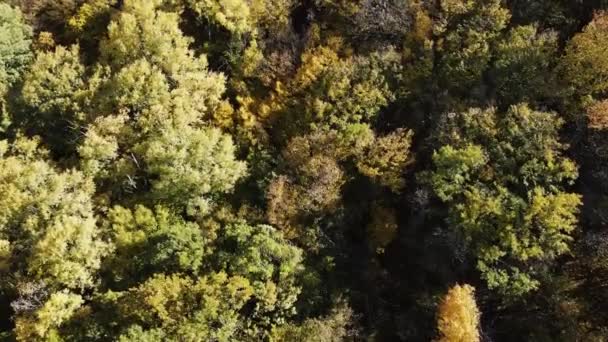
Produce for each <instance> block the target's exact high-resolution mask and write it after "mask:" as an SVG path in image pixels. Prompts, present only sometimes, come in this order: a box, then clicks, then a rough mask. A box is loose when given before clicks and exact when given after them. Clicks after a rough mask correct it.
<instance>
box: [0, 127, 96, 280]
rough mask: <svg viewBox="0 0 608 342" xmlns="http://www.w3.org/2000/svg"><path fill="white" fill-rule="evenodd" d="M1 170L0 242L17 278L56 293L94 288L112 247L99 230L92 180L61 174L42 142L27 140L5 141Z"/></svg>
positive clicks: (72, 173) (0, 156)
mask: <svg viewBox="0 0 608 342" xmlns="http://www.w3.org/2000/svg"><path fill="white" fill-rule="evenodd" d="M0 170H1V171H0V192H1V193H2V194H3V196H2V198H0V236H1V238H0V240H4V241H5V249H6V248H8V249H9V250H10V255H11V256H10V264H11V267H10V270H11V273H12V274H13V276H14V277H16V278H25V279H31V280H37V281H44V282H45V283H46V284H47V285H48V286H49V287H51V288H53V289H58V288H64V287H66V288H70V289H83V288H87V287H90V286H92V285H93V283H94V281H95V275H96V271H97V270H98V269H99V267H100V263H101V258H102V257H103V256H104V255H105V254H106V252H107V244H106V243H105V242H103V241H102V240H101V238H100V236H99V230H98V227H97V226H96V220H95V217H94V214H93V205H92V201H91V196H92V194H93V192H94V186H93V183H92V182H91V180H90V179H87V178H86V177H85V176H84V175H83V174H82V173H80V172H78V171H75V170H68V171H64V172H60V171H58V170H56V169H55V167H54V166H53V165H52V163H51V162H49V161H48V159H47V152H46V151H45V150H44V149H42V148H40V147H39V141H38V140H37V139H27V138H22V137H20V138H17V140H15V141H14V142H12V143H10V144H9V143H8V142H7V141H2V142H0ZM6 241H8V244H9V246H8V247H6Z"/></svg>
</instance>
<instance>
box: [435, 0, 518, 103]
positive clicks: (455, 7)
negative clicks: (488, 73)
mask: <svg viewBox="0 0 608 342" xmlns="http://www.w3.org/2000/svg"><path fill="white" fill-rule="evenodd" d="M438 14H439V20H436V22H435V25H434V28H433V30H434V32H437V33H438V34H439V37H440V39H439V40H438V41H437V46H436V51H437V52H438V53H439V60H438V64H439V70H440V74H441V80H442V82H443V83H444V84H446V85H447V86H449V87H450V88H453V89H457V90H462V91H469V89H470V87H471V86H475V85H477V83H479V81H481V76H482V73H483V72H484V71H485V70H486V68H487V67H488V65H489V63H490V60H491V58H492V50H491V47H492V45H493V44H494V43H495V42H496V40H497V39H498V37H499V34H500V32H501V31H502V29H504V28H505V27H506V25H507V23H508V21H509V18H510V14H509V11H508V10H507V9H506V8H504V7H503V6H502V2H501V1H499V0H491V1H485V0H441V1H440V11H439V13H438Z"/></svg>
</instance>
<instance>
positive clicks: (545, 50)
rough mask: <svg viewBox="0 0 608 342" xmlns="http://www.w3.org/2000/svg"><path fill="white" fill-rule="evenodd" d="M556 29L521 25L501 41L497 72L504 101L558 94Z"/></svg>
mask: <svg viewBox="0 0 608 342" xmlns="http://www.w3.org/2000/svg"><path fill="white" fill-rule="evenodd" d="M557 44H558V41H557V34H556V32H552V31H548V32H539V29H538V28H537V27H535V26H531V25H528V26H518V27H515V28H513V29H511V30H510V31H509V33H508V34H507V36H506V37H505V38H504V39H503V40H501V41H500V42H498V44H497V46H496V49H495V52H494V54H495V55H496V60H495V61H494V67H493V74H494V77H496V88H497V91H498V93H499V94H500V97H501V99H503V101H504V103H508V104H512V103H519V102H531V101H535V100H537V99H539V98H540V99H542V98H543V97H549V96H552V95H555V94H554V93H555V91H556V89H554V88H552V85H553V84H555V83H556V80H554V79H551V77H553V73H552V72H551V71H552V69H553V67H554V65H555V64H556V62H557V59H556V55H557V48H558V45H557Z"/></svg>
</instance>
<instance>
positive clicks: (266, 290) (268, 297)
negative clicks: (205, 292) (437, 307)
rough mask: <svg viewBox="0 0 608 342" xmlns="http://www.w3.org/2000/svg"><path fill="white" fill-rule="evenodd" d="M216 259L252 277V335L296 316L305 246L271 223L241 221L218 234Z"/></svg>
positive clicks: (229, 270) (225, 267)
mask: <svg viewBox="0 0 608 342" xmlns="http://www.w3.org/2000/svg"><path fill="white" fill-rule="evenodd" d="M215 250H216V252H215V253H214V256H213V260H214V263H215V264H216V265H217V267H218V269H220V270H223V271H225V272H226V273H228V274H231V275H235V276H242V277H244V278H246V279H248V280H249V282H250V283H251V287H252V289H253V292H252V295H253V298H254V304H255V305H254V306H253V309H252V311H251V312H250V314H249V317H248V320H247V328H248V329H249V333H250V334H252V336H261V335H262V334H263V333H264V330H265V329H269V328H271V327H272V326H274V325H276V324H282V323H284V322H285V320H286V319H288V318H289V317H291V316H293V315H294V314H295V313H296V312H295V303H296V300H297V299H298V295H299V294H300V287H299V286H298V276H299V274H300V272H301V271H302V250H300V249H299V248H297V247H295V246H292V245H291V244H290V243H289V242H287V241H286V240H285V239H284V238H283V236H282V234H281V233H280V232H279V231H278V230H276V229H275V228H273V227H270V226H267V225H257V226H251V225H248V224H246V223H242V222H237V223H234V224H229V225H227V226H226V227H224V229H222V230H221V232H220V233H219V234H218V239H217V241H216V242H215Z"/></svg>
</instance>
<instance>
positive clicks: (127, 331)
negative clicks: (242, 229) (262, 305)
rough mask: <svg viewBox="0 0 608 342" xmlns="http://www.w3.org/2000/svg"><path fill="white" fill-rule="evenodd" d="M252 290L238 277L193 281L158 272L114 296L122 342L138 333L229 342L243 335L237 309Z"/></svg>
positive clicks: (216, 276) (221, 275) (136, 337)
mask: <svg viewBox="0 0 608 342" xmlns="http://www.w3.org/2000/svg"><path fill="white" fill-rule="evenodd" d="M252 292H253V289H252V288H251V285H250V284H249V282H248V281H247V279H244V278H243V277H239V276H236V277H229V276H227V275H226V274H225V273H215V274H210V275H209V276H205V277H201V278H198V279H194V280H193V279H190V278H188V277H185V276H180V275H179V274H175V275H172V276H165V275H162V274H158V275H156V276H154V277H153V278H151V279H149V280H147V281H146V282H144V283H142V284H141V285H139V286H138V287H136V288H132V289H130V290H129V291H128V292H125V293H122V294H120V295H119V297H118V298H117V299H116V302H115V305H116V310H117V311H116V314H118V315H119V317H120V319H121V320H120V321H119V322H120V325H121V327H122V328H123V329H122V333H121V334H120V336H119V337H118V340H121V341H138V340H142V339H143V338H144V337H143V336H148V337H150V336H159V335H161V336H166V338H169V339H171V340H187V341H203V340H215V341H231V340H233V338H238V336H239V334H240V333H242V327H241V326H240V325H239V321H240V320H241V319H242V317H241V315H240V311H241V310H242V308H243V307H244V305H245V304H246V303H247V301H248V300H249V298H250V296H251V294H252Z"/></svg>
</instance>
